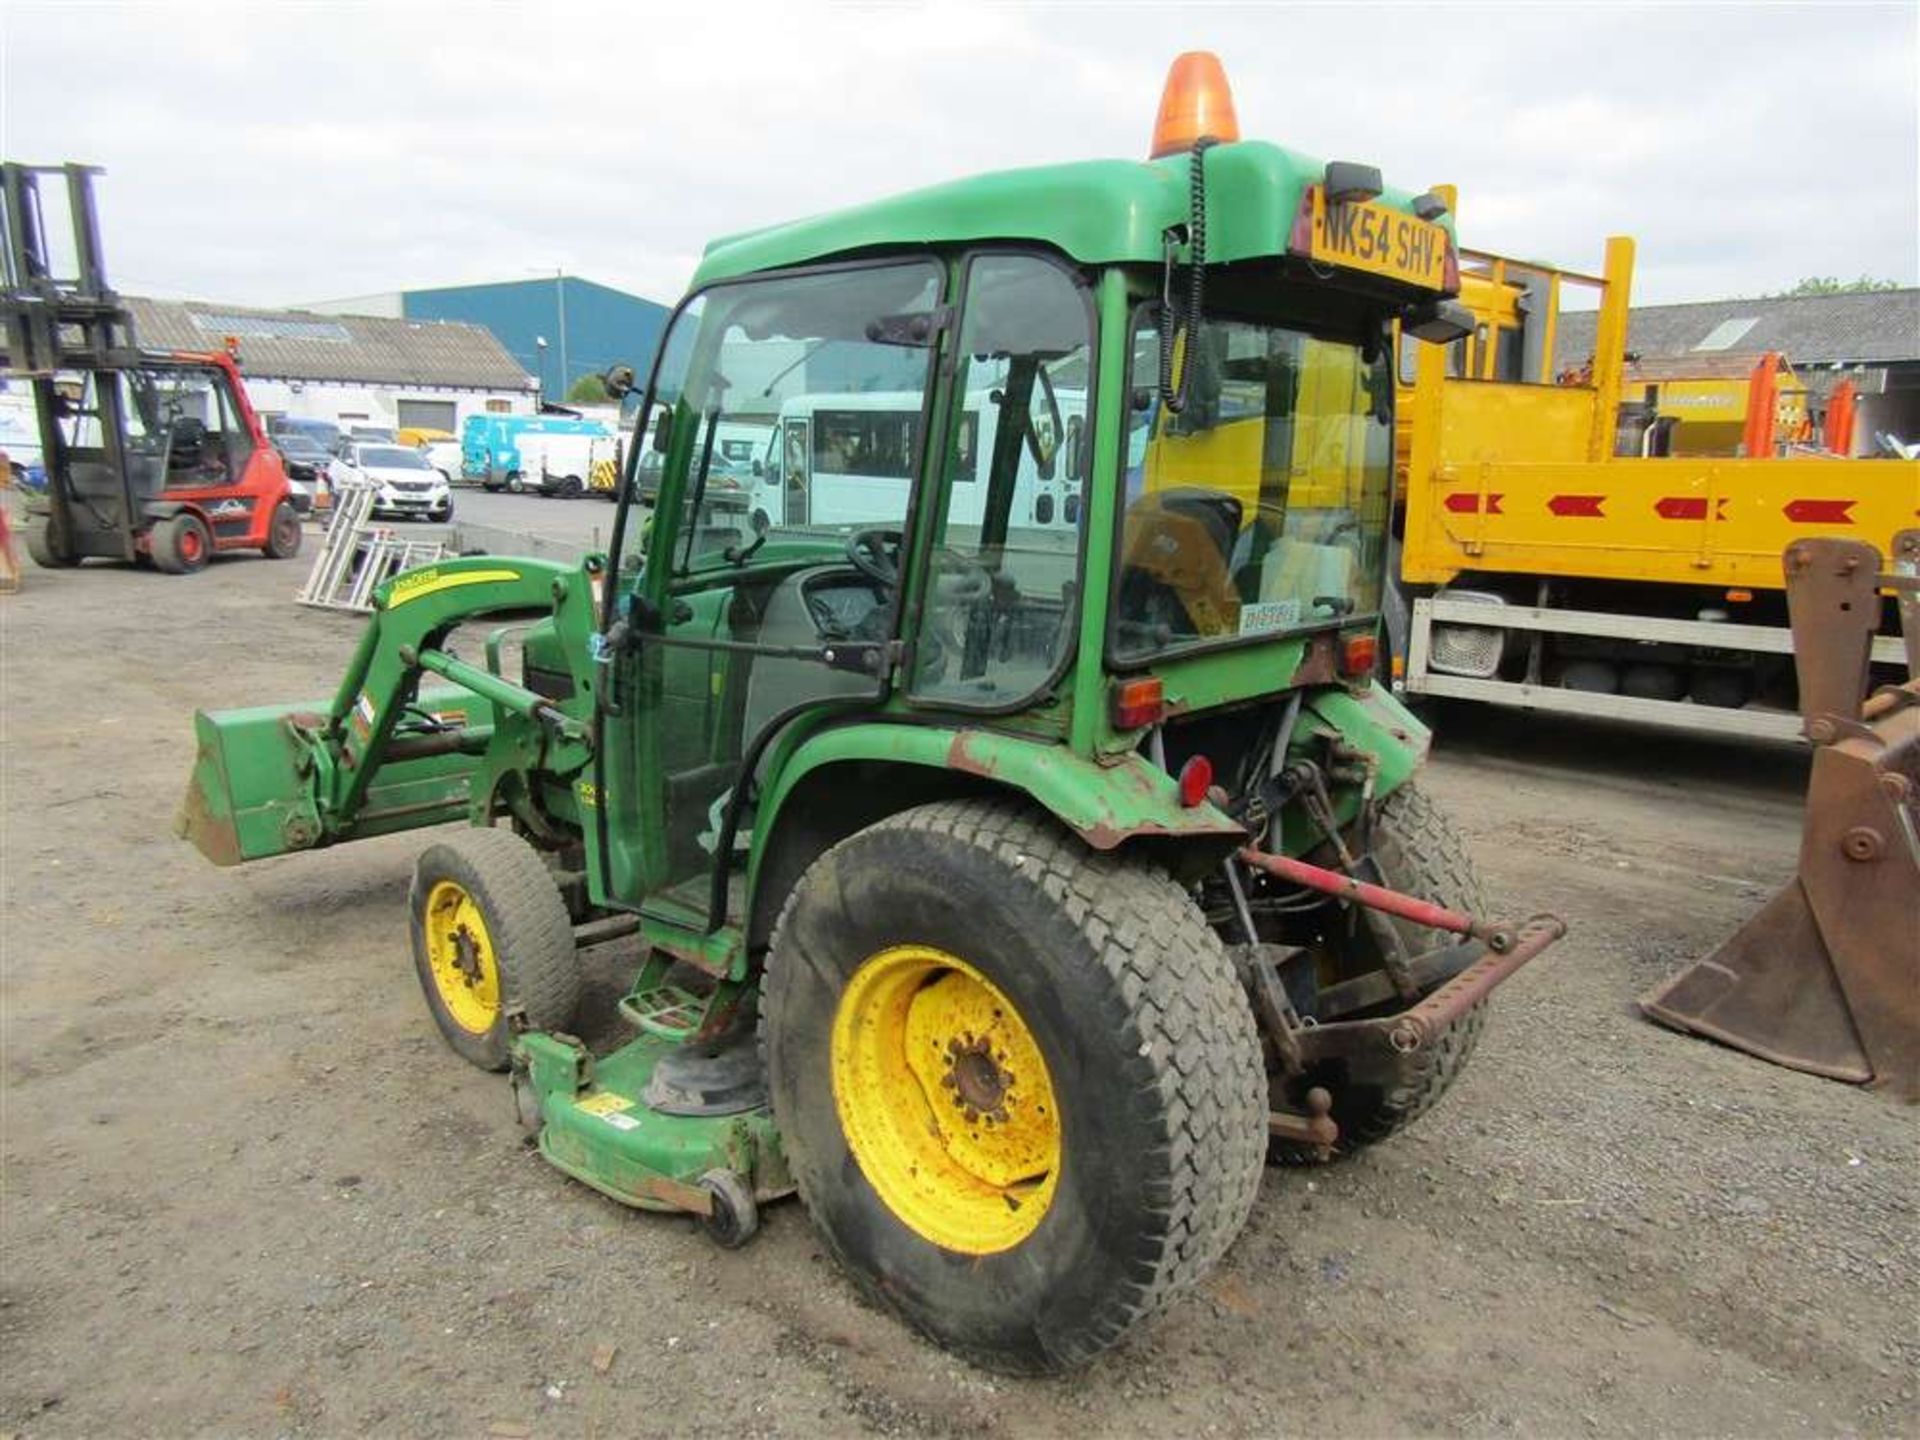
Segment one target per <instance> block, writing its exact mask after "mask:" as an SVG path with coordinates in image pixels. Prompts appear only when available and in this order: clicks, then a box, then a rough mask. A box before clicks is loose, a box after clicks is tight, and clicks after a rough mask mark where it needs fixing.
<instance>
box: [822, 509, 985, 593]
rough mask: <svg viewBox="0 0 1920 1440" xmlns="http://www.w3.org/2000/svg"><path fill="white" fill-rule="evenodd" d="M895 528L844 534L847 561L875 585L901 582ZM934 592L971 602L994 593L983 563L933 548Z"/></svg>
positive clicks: (899, 541) (876, 528)
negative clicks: (845, 535) (845, 536)
mask: <svg viewBox="0 0 1920 1440" xmlns="http://www.w3.org/2000/svg"><path fill="white" fill-rule="evenodd" d="M900 543H901V534H900V532H899V531H898V530H895V529H892V528H889V527H882V526H874V527H871V528H869V529H865V530H856V531H854V532H853V533H852V534H851V535H849V536H847V563H848V564H850V565H852V566H853V568H854V569H856V570H858V571H859V572H860V573H861V574H862V575H864V576H866V577H867V579H869V580H871V581H873V582H874V583H875V584H876V585H883V586H885V587H886V588H887V589H889V590H891V589H894V588H896V587H897V586H898V585H899V584H900ZM933 586H934V593H935V594H936V595H937V596H938V597H939V598H940V600H941V601H943V602H945V603H947V604H952V605H974V604H978V603H979V602H980V601H982V600H985V599H986V598H987V597H988V596H989V595H991V594H992V593H993V577H992V576H991V575H989V574H988V573H987V570H986V567H985V566H983V565H981V564H980V563H979V562H978V561H977V560H974V559H973V558H972V557H970V556H967V555H963V554H961V553H960V552H959V551H958V550H948V549H945V548H942V549H939V550H935V551H934V552H933Z"/></svg>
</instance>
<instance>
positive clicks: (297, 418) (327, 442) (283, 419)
mask: <svg viewBox="0 0 1920 1440" xmlns="http://www.w3.org/2000/svg"><path fill="white" fill-rule="evenodd" d="M283 435H305V436H306V437H307V438H308V439H310V440H314V441H317V442H318V443H319V445H320V447H321V448H322V449H323V450H325V451H326V452H327V453H328V454H333V453H334V452H335V448H336V447H337V446H338V445H339V444H340V440H341V438H342V437H341V432H340V427H339V426H338V425H337V424H335V423H334V422H333V421H331V420H310V419H308V418H307V417H305V416H303V415H276V416H274V418H273V419H272V420H271V421H270V422H269V423H268V425H267V436H268V438H269V439H271V440H273V442H274V443H275V444H278V443H279V441H280V437H281V436H283Z"/></svg>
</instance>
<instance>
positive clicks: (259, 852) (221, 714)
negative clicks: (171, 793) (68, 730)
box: [174, 686, 496, 865]
mask: <svg viewBox="0 0 1920 1440" xmlns="http://www.w3.org/2000/svg"><path fill="white" fill-rule="evenodd" d="M416 708H418V709H419V710H421V711H423V712H427V713H432V714H436V715H438V716H440V717H444V718H445V720H446V721H447V723H448V726H449V728H447V729H446V730H444V731H441V732H438V733H434V734H428V735H414V736H406V737H395V738H394V739H392V740H390V741H389V742H388V743H387V746H386V748H385V749H384V750H383V752H382V753H381V754H380V756H379V757H378V759H377V760H376V762H375V764H376V767H377V768H376V769H375V771H374V774H373V778H372V780H371V782H370V783H369V785H368V787H367V792H366V800H365V802H364V804H363V805H362V806H361V807H360V808H359V809H358V810H357V811H355V812H354V813H353V814H351V815H333V814H329V813H326V812H325V811H323V810H322V808H321V807H320V805H319V803H318V800H317V798H316V791H315V784H314V776H313V771H314V767H315V765H316V764H317V763H318V762H319V759H320V752H322V751H323V750H324V745H323V742H322V741H321V739H320V733H321V731H322V729H323V727H324V726H325V724H326V706H325V704H324V703H313V702H309V703H306V704H299V705H262V706H255V707H253V708H250V709H246V710H214V711H208V710H202V711H200V712H198V713H197V714H195V716H194V717H193V724H194V735H195V739H196V741H197V754H196V755H195V758H194V765H193V775H192V777H191V778H190V779H189V780H188V781H187V794H186V798H185V800H184V801H183V802H182V803H181V806H180V811H179V814H178V816H177V817H176V819H175V821H174V833H175V834H176V835H178V836H180V837H181V838H182V839H184V840H187V841H190V842H191V843H192V844H193V846H194V847H195V848H196V849H197V850H199V851H200V853H201V854H202V855H204V856H206V857H207V859H209V860H211V861H213V863H214V864H216V865H239V864H242V863H244V862H246V861H249V860H262V859H265V858H266V857H268V856H270V855H284V854H287V853H288V852H290V851H295V850H312V849H317V848H319V847H322V846H326V845H335V844H339V843H341V842H343V841H347V840H359V839H364V838H366V837H368V836H372V835H386V834H391V833H392V832H393V831H396V830H412V829H418V828H420V827H422V826H427V825H444V824H446V823H447V822H449V821H453V820H464V819H466V818H467V813H468V803H469V799H470V793H469V781H470V779H471V777H472V775H473V773H474V772H475V771H476V770H477V769H478V768H479V757H480V755H481V754H482V753H483V752H484V751H485V750H486V747H487V743H488V741H489V740H490V739H491V738H492V736H493V728H494V723H495V719H496V714H495V709H494V706H493V703H492V702H491V701H490V700H487V699H486V698H485V697H483V696H480V695H476V694H474V693H473V692H472V691H469V690H466V689H464V688H461V687H457V686H423V687H422V688H421V690H420V693H419V700H418V706H417V707H416Z"/></svg>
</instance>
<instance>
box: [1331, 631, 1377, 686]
mask: <svg viewBox="0 0 1920 1440" xmlns="http://www.w3.org/2000/svg"><path fill="white" fill-rule="evenodd" d="M1379 658H1380V642H1379V641H1378V640H1377V639H1375V638H1374V634H1373V632H1372V631H1371V630H1369V631H1368V632H1367V633H1366V634H1364V635H1343V636H1342V637H1341V639H1340V673H1341V674H1342V675H1345V676H1346V677H1347V678H1348V679H1349V680H1359V679H1362V678H1365V677H1367V676H1371V675H1372V674H1373V667H1374V664H1375V663H1376V662H1377V661H1378V660H1379Z"/></svg>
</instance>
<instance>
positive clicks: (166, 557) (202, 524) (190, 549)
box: [147, 510, 213, 575]
mask: <svg viewBox="0 0 1920 1440" xmlns="http://www.w3.org/2000/svg"><path fill="white" fill-rule="evenodd" d="M147 549H148V553H150V554H151V555H152V556H153V563H154V565H155V567H156V568H158V569H161V570H164V571H166V572H167V574H169V575H193V574H197V573H198V572H199V571H202V570H204V569H206V568H207V561H208V560H209V559H211V558H212V556H213V534H212V532H211V531H209V530H208V529H207V522H206V521H204V520H202V519H201V518H200V517H199V516H198V515H196V514H194V513H193V512H192V511H191V510H182V511H180V513H179V514H177V515H170V516H168V517H167V518H166V519H165V520H162V521H161V522H160V523H159V524H158V525H155V526H154V527H153V531H152V534H151V536H150V537H149V539H148V542H147Z"/></svg>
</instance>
